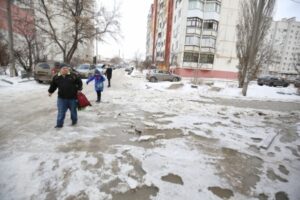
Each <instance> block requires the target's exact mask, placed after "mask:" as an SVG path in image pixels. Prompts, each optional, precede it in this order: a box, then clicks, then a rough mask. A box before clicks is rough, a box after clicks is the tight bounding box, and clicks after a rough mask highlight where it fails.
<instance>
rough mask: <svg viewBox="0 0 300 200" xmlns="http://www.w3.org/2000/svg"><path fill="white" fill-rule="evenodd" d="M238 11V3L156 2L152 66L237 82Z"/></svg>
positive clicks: (224, 0) (217, 0)
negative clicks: (235, 80)
mask: <svg viewBox="0 0 300 200" xmlns="http://www.w3.org/2000/svg"><path fill="white" fill-rule="evenodd" d="M238 7H239V0H237V1H231V0H222V1H221V0H185V1H182V0H154V2H153V4H152V9H151V10H150V11H151V14H149V16H151V18H152V21H151V22H150V21H148V34H151V36H150V38H151V40H150V39H149V40H148V41H149V43H147V49H150V48H151V46H152V52H153V53H152V62H153V63H155V64H156V65H158V66H160V67H161V68H165V69H170V68H172V69H173V70H174V71H175V72H176V73H177V74H180V75H182V76H187V77H193V76H200V77H208V78H227V79H235V78H237V68H236V66H237V65H238V59H237V56H236V24H237V19H238ZM149 23H151V24H152V25H153V26H150V25H149ZM150 28H151V30H149V29H150ZM151 41H152V44H150V42H151ZM147 52H149V51H147ZM147 55H148V57H150V55H149V54H147Z"/></svg>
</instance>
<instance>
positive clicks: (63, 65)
mask: <svg viewBox="0 0 300 200" xmlns="http://www.w3.org/2000/svg"><path fill="white" fill-rule="evenodd" d="M59 67H60V68H63V67H69V66H68V65H67V64H66V63H60V66H59Z"/></svg>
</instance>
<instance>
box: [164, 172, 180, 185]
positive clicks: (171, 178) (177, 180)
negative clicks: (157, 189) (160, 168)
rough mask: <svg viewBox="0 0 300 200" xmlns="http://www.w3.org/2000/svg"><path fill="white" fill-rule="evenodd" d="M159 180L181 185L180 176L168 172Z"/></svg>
mask: <svg viewBox="0 0 300 200" xmlns="http://www.w3.org/2000/svg"><path fill="white" fill-rule="evenodd" d="M161 180H163V181H166V182H170V183H175V184H179V185H183V181H182V178H181V177H180V176H178V175H176V174H168V175H166V176H162V177H161Z"/></svg>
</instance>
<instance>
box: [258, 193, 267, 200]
mask: <svg viewBox="0 0 300 200" xmlns="http://www.w3.org/2000/svg"><path fill="white" fill-rule="evenodd" d="M258 199H259V200H268V199H269V197H268V195H266V194H264V193H261V194H259V195H258Z"/></svg>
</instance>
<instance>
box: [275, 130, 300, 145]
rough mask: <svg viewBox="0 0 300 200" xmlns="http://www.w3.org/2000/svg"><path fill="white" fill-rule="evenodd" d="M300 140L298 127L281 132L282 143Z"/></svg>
mask: <svg viewBox="0 0 300 200" xmlns="http://www.w3.org/2000/svg"><path fill="white" fill-rule="evenodd" d="M298 138H299V136H298V134H297V128H296V127H288V128H286V129H283V130H282V131H281V137H280V142H282V143H292V142H294V141H296V140H297V139H298Z"/></svg>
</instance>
